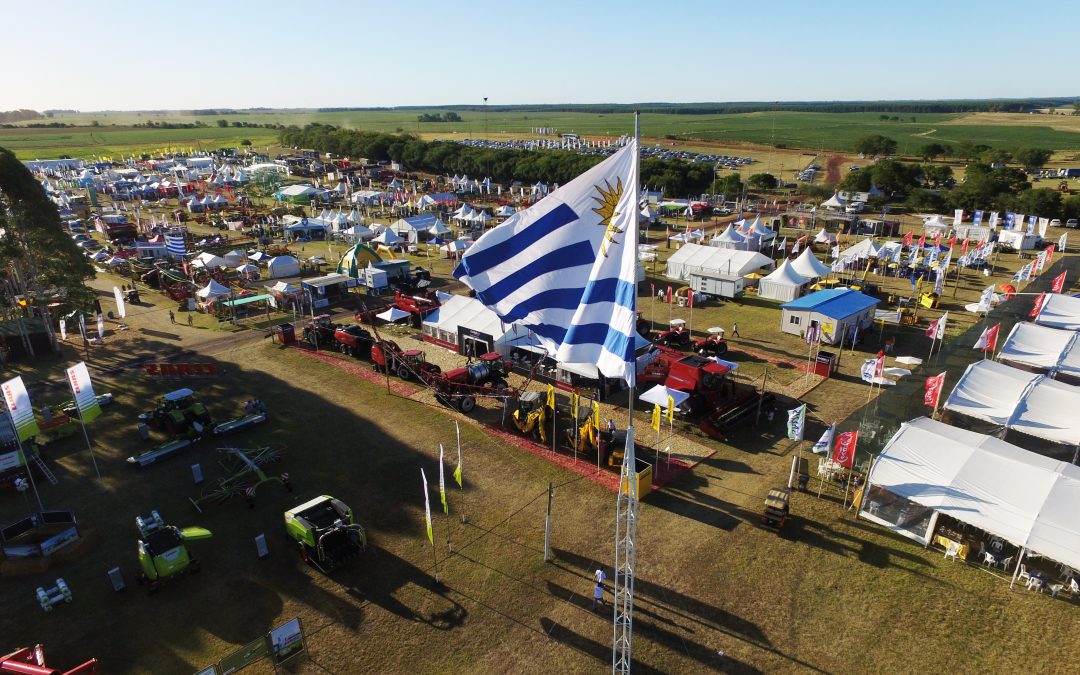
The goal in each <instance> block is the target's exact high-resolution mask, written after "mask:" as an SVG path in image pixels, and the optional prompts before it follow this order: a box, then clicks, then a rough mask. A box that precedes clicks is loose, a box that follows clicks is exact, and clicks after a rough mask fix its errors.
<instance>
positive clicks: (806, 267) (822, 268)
mask: <svg viewBox="0 0 1080 675" xmlns="http://www.w3.org/2000/svg"><path fill="white" fill-rule="evenodd" d="M791 267H792V269H794V270H795V271H796V272H798V273H799V274H800V275H801V276H804V277H806V278H807V279H817V278H818V277H823V276H825V275H826V274H828V273H829V267H828V266H827V265H825V264H824V263H822V262H821V261H820V260H818V259H817V256H815V255H814V254H813V253H812V252H811V251H810V249H809V248H806V249H803V252H802V253H801V254H800V255H799V257H798V258H796V259H795V262H793V263H791Z"/></svg>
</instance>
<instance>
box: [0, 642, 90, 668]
mask: <svg viewBox="0 0 1080 675" xmlns="http://www.w3.org/2000/svg"><path fill="white" fill-rule="evenodd" d="M100 672H101V669H100V667H99V666H98V661H97V659H90V660H89V661H87V662H85V663H83V664H81V665H78V666H75V667H74V668H72V669H70V670H60V669H58V668H50V667H49V666H47V665H45V648H44V647H42V646H41V645H35V646H34V647H33V648H32V649H31V648H30V647H23V648H21V649H17V650H15V651H13V652H11V653H10V654H4V655H0V673H22V674H23V675H97V673H100Z"/></svg>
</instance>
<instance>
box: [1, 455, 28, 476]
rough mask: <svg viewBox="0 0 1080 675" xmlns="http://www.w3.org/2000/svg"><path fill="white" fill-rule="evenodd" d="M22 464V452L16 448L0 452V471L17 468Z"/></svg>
mask: <svg viewBox="0 0 1080 675" xmlns="http://www.w3.org/2000/svg"><path fill="white" fill-rule="evenodd" d="M22 465H23V458H22V453H21V452H19V451H18V450H13V451H11V452H5V453H3V454H0V472H2V471H8V470H10V469H17V468H18V467H20V466H22Z"/></svg>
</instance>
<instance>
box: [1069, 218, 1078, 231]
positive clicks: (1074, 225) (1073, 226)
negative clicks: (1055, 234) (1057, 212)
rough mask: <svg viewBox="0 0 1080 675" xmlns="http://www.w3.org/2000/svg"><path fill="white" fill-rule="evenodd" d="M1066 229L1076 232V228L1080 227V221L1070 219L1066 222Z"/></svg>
mask: <svg viewBox="0 0 1080 675" xmlns="http://www.w3.org/2000/svg"><path fill="white" fill-rule="evenodd" d="M1065 227H1068V228H1070V229H1073V230H1075V229H1076V228H1078V227H1080V221H1078V220H1077V219H1076V218H1069V219H1068V220H1066V221H1065Z"/></svg>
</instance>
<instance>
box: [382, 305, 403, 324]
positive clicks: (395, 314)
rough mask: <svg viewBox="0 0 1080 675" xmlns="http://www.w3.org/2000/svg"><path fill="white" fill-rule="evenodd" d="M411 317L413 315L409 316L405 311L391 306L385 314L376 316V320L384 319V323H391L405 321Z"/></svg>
mask: <svg viewBox="0 0 1080 675" xmlns="http://www.w3.org/2000/svg"><path fill="white" fill-rule="evenodd" d="M410 316H412V314H409V313H408V312H406V311H404V310H401V309H398V308H397V307H395V306H391V307H390V309H388V310H386V311H385V312H381V313H379V314H376V315H375V317H376V318H378V319H382V320H383V321H388V322H390V323H393V322H395V321H400V320H401V319H405V318H408V317H410Z"/></svg>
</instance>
